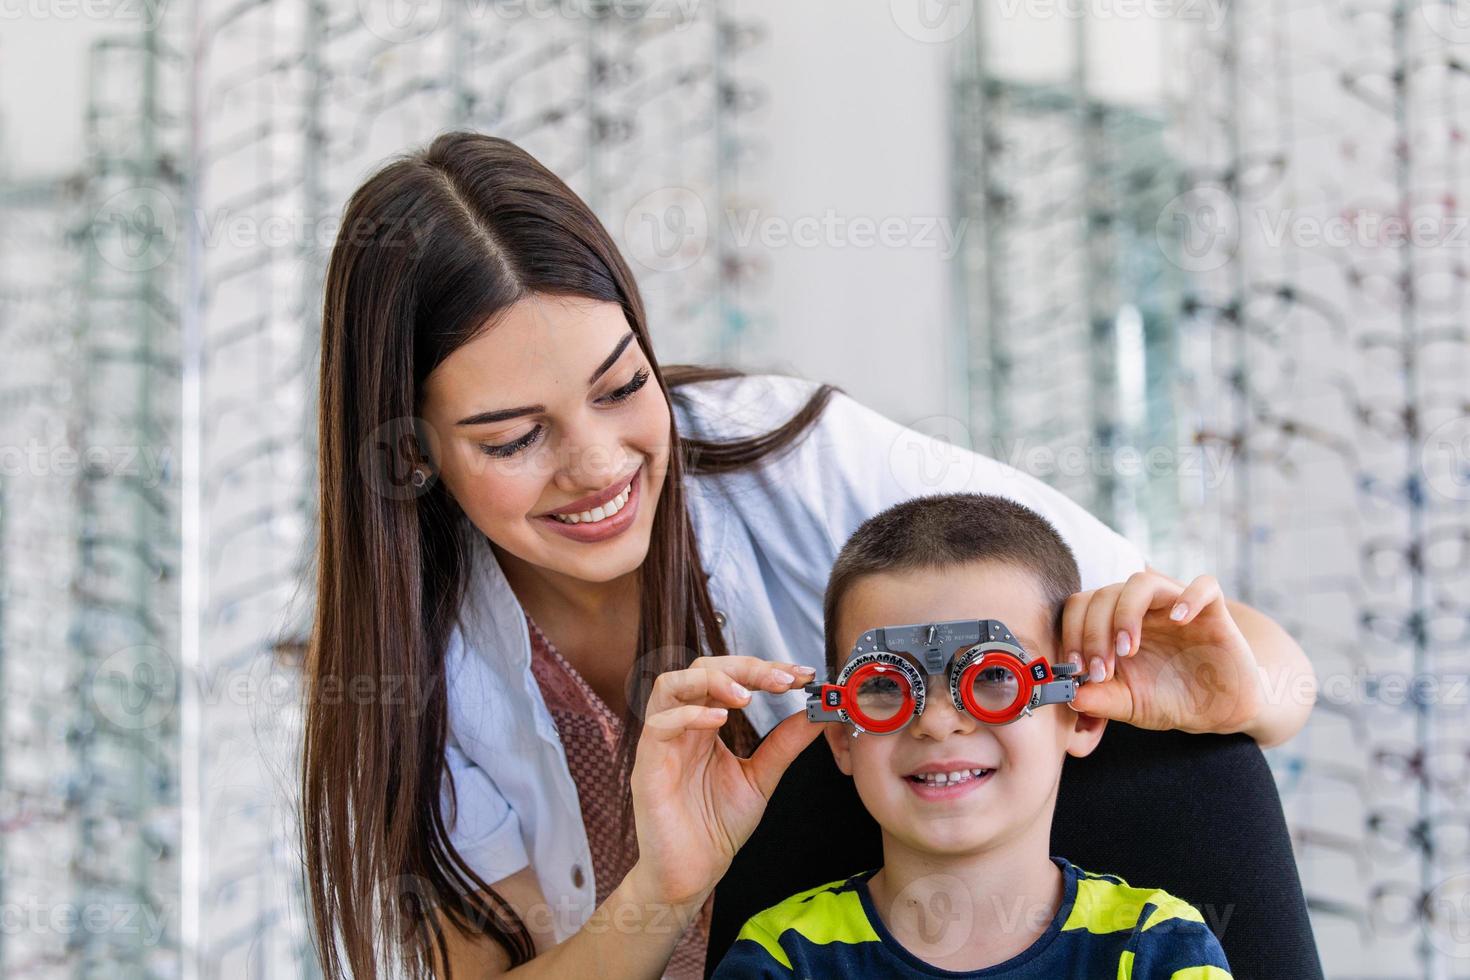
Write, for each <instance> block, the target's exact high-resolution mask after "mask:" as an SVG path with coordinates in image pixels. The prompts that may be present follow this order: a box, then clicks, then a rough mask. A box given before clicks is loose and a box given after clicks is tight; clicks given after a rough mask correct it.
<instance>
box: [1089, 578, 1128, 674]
mask: <svg viewBox="0 0 1470 980" xmlns="http://www.w3.org/2000/svg"><path fill="white" fill-rule="evenodd" d="M1122 591H1123V587H1122V586H1121V585H1108V586H1105V587H1103V588H1101V589H1098V590H1096V591H1095V592H1093V593H1092V600H1091V601H1090V602H1088V604H1087V612H1086V613H1085V614H1084V616H1083V619H1082V657H1083V660H1082V662H1083V664H1084V665H1085V666H1086V668H1087V679H1088V680H1092V681H1101V680H1106V679H1107V678H1109V677H1111V676H1112V668H1113V657H1114V656H1116V646H1115V643H1116V641H1115V640H1114V636H1115V633H1114V632H1113V610H1114V609H1115V608H1116V607H1117V605H1118V594H1119V593H1120V592H1122Z"/></svg>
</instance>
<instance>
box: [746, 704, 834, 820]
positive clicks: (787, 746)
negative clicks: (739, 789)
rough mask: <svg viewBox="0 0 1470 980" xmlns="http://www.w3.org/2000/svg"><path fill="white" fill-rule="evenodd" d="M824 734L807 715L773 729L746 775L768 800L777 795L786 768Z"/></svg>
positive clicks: (798, 716)
mask: <svg viewBox="0 0 1470 980" xmlns="http://www.w3.org/2000/svg"><path fill="white" fill-rule="evenodd" d="M821 732H822V726H821V725H818V724H813V723H812V722H809V721H807V720H806V712H805V711H798V712H797V713H796V714H794V715H790V716H788V717H787V718H785V719H784V720H783V721H782V722H781V723H780V724H779V725H777V726H776V727H775V728H773V729H771V733H770V734H769V735H767V736H766V737H765V739H764V740H762V742H761V744H760V745H758V746H756V750H755V752H753V753H752V754H751V756H750V759H749V760H747V762H746V764H745V768H746V772H747V773H749V774H750V778H751V779H753V780H754V781H755V785H756V788H757V789H759V790H760V792H761V795H762V796H764V797H765V798H766V799H768V800H769V799H770V798H771V794H772V793H774V792H776V784H777V783H779V782H780V781H781V775H782V773H784V772H785V771H786V767H787V766H789V765H791V763H792V760H794V759H795V758H796V757H797V756H798V755H801V752H802V750H803V749H805V748H806V747H807V746H808V745H810V744H811V743H812V740H813V739H815V738H816V737H817V736H818V735H820V734H821Z"/></svg>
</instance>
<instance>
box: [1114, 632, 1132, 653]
mask: <svg viewBox="0 0 1470 980" xmlns="http://www.w3.org/2000/svg"><path fill="white" fill-rule="evenodd" d="M1132 646H1133V641H1132V640H1130V639H1129V638H1128V631H1127V630H1120V631H1119V632H1118V643H1117V649H1118V656H1120V657H1126V656H1128V650H1129V648H1130V647H1132Z"/></svg>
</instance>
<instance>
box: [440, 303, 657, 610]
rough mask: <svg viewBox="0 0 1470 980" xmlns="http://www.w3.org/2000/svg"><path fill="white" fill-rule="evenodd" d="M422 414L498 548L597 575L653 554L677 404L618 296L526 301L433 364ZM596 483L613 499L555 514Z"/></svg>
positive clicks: (461, 492)
mask: <svg viewBox="0 0 1470 980" xmlns="http://www.w3.org/2000/svg"><path fill="white" fill-rule="evenodd" d="M420 414H421V416H422V418H423V420H424V422H426V423H427V424H428V428H429V431H428V433H426V435H427V437H428V441H429V446H428V450H427V451H428V453H429V457H430V459H431V461H432V462H433V464H434V466H435V469H436V471H437V473H438V476H439V479H441V480H442V481H443V482H444V486H445V488H446V489H447V490H448V491H449V492H450V493H451V494H452V495H453V496H454V499H455V500H456V501H457V502H458V503H459V505H460V507H461V508H462V509H463V510H464V512H465V514H466V516H468V517H469V519H470V520H471V521H472V522H473V523H474V524H475V526H476V527H477V528H479V530H480V531H481V532H483V533H484V534H485V536H486V537H488V538H489V539H490V540H491V541H492V542H493V543H494V544H495V545H497V546H498V547H499V548H500V549H502V550H503V551H505V552H508V553H509V554H511V555H513V556H515V557H516V558H519V559H521V560H522V561H524V562H527V563H529V564H531V565H535V566H538V567H539V568H541V569H544V570H549V571H551V572H553V573H560V574H562V575H566V576H569V577H571V578H575V579H579V580H583V581H588V582H607V581H611V580H613V579H616V578H618V577H620V576H622V575H625V574H627V573H628V572H631V571H633V570H634V569H636V568H637V567H638V566H639V565H641V564H642V563H643V559H644V556H645V555H646V554H647V553H648V541H649V536H650V533H651V531H652V527H653V515H654V511H655V509H656V508H657V506H658V500H659V496H660V492H661V489H662V487H663V481H664V473H665V471H666V470H667V468H668V458H669V457H668V454H669V448H670V447H669V425H670V418H669V404H668V400H667V399H666V398H665V397H664V394H663V391H662V390H661V389H660V388H659V386H658V383H657V381H656V380H655V378H654V377H653V372H652V368H651V366H650V365H649V363H648V360H647V358H646V357H644V354H643V350H642V349H641V348H640V347H639V345H638V340H637V338H636V337H635V336H634V334H633V332H632V329H631V328H630V327H629V325H628V320H627V318H626V317H625V316H624V315H623V310H622V307H621V306H619V305H618V304H617V303H610V302H600V301H597V300H590V299H583V298H581V297H569V296H552V295H542V294H533V295H531V296H530V297H528V298H526V299H524V300H522V301H520V302H519V303H517V304H516V305H514V306H512V307H510V308H509V309H508V310H506V311H505V312H504V314H503V315H502V316H501V317H500V318H499V319H498V321H497V322H496V323H495V324H494V325H493V326H491V327H490V328H489V329H487V330H485V331H483V332H481V333H480V334H479V335H478V336H476V337H475V339H473V340H471V341H470V342H468V343H466V344H464V345H463V346H461V347H460V348H458V349H457V350H455V351H454V352H453V353H452V354H450V355H449V356H448V357H446V358H445V359H444V360H443V361H442V362H440V364H439V365H438V366H437V367H436V368H435V369H434V370H433V372H431V373H430V375H429V377H428V378H427V380H426V381H425V385H424V394H423V400H422V408H421V412H420ZM625 491H626V492H625ZM594 496H595V497H597V498H598V499H602V498H603V497H611V498H613V499H612V500H611V501H610V502H609V504H608V505H607V506H604V507H603V508H602V511H601V513H598V512H597V511H592V513H591V514H590V515H589V514H585V513H584V514H583V516H582V519H581V521H580V522H578V523H576V524H571V523H568V522H566V521H562V520H558V519H557V518H555V517H551V516H549V514H550V512H552V511H556V512H558V513H562V512H565V511H566V510H567V509H568V508H574V509H575V510H576V511H591V510H592V508H591V506H590V505H585V506H584V505H583V503H582V502H583V501H584V500H585V499H586V498H588V497H594ZM618 504H621V505H622V507H621V509H620V510H618V511H617V513H615V514H612V516H608V514H609V512H610V511H611V510H612V508H613V507H616V506H617V505H618ZM598 518H600V520H599V519H598Z"/></svg>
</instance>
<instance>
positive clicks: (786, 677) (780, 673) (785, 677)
mask: <svg viewBox="0 0 1470 980" xmlns="http://www.w3.org/2000/svg"><path fill="white" fill-rule="evenodd" d="M771 676H772V677H774V678H776V680H778V681H780V682H781V683H782V684H791V683H794V682H795V681H796V678H795V677H793V676H792V675H790V674H788V673H786V671H784V670H773V671H771Z"/></svg>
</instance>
